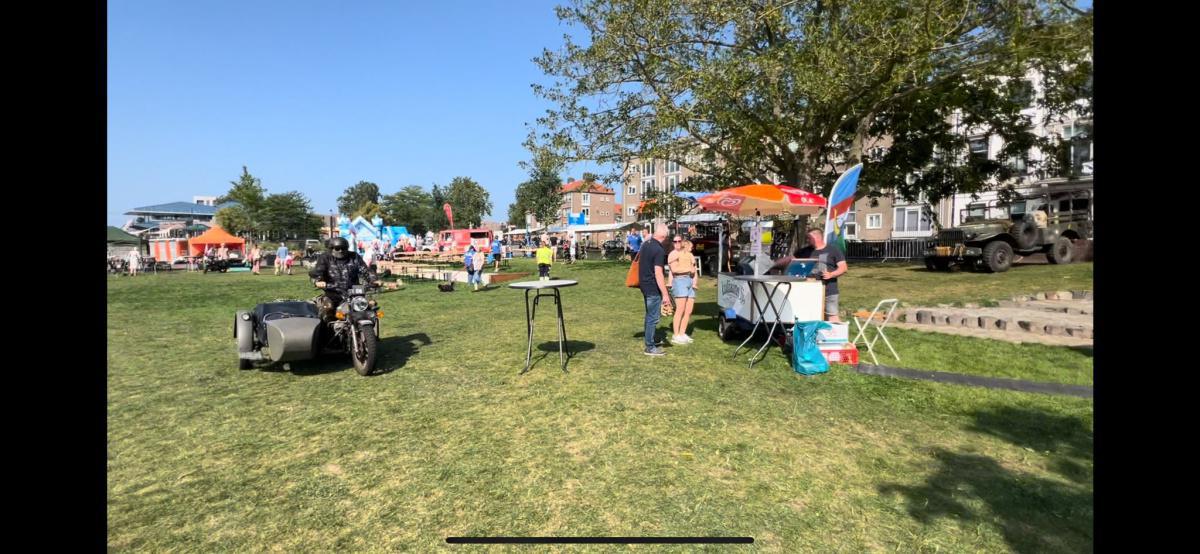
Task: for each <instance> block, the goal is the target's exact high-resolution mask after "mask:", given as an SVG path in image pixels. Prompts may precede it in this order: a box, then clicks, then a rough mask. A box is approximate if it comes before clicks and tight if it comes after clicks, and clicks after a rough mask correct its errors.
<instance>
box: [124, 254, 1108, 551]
mask: <svg viewBox="0 0 1200 554" xmlns="http://www.w3.org/2000/svg"><path fill="white" fill-rule="evenodd" d="M515 265H516V267H517V268H519V269H524V270H530V271H532V270H533V266H532V264H530V263H528V262H527V261H524V260H518V261H516V262H515ZM624 270H625V268H624V267H623V266H621V265H618V264H616V263H609V262H595V261H586V262H581V263H579V264H576V265H574V266H561V265H560V266H556V267H555V269H554V271H553V273H554V274H555V276H562V277H566V278H571V279H578V280H579V282H580V284H579V286H577V287H572V288H568V289H564V292H563V295H564V305H565V312H566V327H567V332H568V335H569V338H570V340H571V346H572V348H573V349H574V350H576V351H577V352H578V353H577V355H576V356H575V357H574V358H573V359H572V360H571V362H570V364H569V367H568V370H569V373H567V374H564V373H562V372H561V371H559V369H558V367H557V363H558V355H557V344H556V342H555V337H556V335H555V331H554V329H553V326H552V324H551V322H552V321H553V319H552V318H550V319H547V318H548V317H550V312H549V311H548V310H549V306H546V307H545V308H543V309H544V310H545V311H543V312H542V314H541V315H542V317H541V318H540V320H539V322H538V323H539V324H538V326H537V328H536V330H535V333H536V335H535V347H536V348H537V350H535V354H534V358H535V365H534V367H533V369H532V370H531V371H530V372H529V373H528V374H526V375H523V376H519V375H518V372H519V371H520V369H521V368H522V366H523V364H524V357H525V336H524V332H525V327H524V308H523V306H522V293H521V292H520V291H516V290H511V289H507V288H493V289H490V290H487V291H484V292H478V293H471V292H468V291H466V290H463V288H462V287H460V288H459V290H458V291H456V292H454V293H440V292H438V291H437V290H436V288H435V287H434V285H433V284H431V283H415V284H409V285H408V286H407V287H405V289H403V290H400V291H395V292H388V293H384V294H381V295H380V296H379V301H380V304H381V306H382V309H383V311H384V312H385V315H384V318H383V321H382V335H383V341H382V346H381V348H382V351H381V359H380V367H381V368H382V369H383V371H382V372H381V373H380V374H379V375H375V376H371V377H360V376H358V375H357V374H356V373H354V371H353V369H352V367H351V364H350V361H349V360H348V359H339V358H337V357H333V358H328V359H322V360H320V361H316V362H309V363H296V364H293V368H292V371H290V372H285V371H282V370H280V369H278V368H268V369H265V370H264V369H256V370H250V371H239V370H238V369H237V365H236V357H235V354H234V342H233V337H232V323H233V314H234V311H235V310H238V309H248V308H250V307H252V306H253V305H254V304H255V303H257V302H261V301H266V300H272V299H276V298H311V297H312V296H314V295H315V290H314V289H312V288H311V286H310V285H309V283H308V281H307V279H306V278H305V277H303V276H300V275H296V276H292V277H285V276H281V277H276V276H273V275H262V276H252V275H249V274H246V273H239V274H220V275H199V274H186V273H182V272H176V273H175V274H159V275H148V276H139V277H137V278H128V277H121V278H117V277H109V285H108V309H109V312H108V322H109V323H108V342H109V373H108V530H109V536H108V544H109V546H110V548H112V549H114V550H142V551H160V550H231V551H245V550H272V551H287V552H294V551H322V552H324V551H335V550H338V551H340V550H355V551H358V550H366V551H395V550H404V551H422V552H423V551H431V550H435V549H443V548H448V547H449V545H446V544H445V543H444V539H445V537H447V536H454V535H622V536H628V535H637V536H673V535H687V536H697V535H700V536H705V535H708V536H716V535H731V536H752V537H754V538H755V544H754V545H753V546H741V547H734V548H737V549H742V550H750V549H756V550H757V549H761V550H765V551H770V552H794V551H799V550H804V551H822V552H823V551H863V550H869V551H884V550H887V551H896V550H900V551H997V550H1001V551H1002V550H1013V551H1047V550H1049V551H1072V552H1075V551H1089V550H1091V549H1092V547H1093V545H1092V520H1093V517H1092V468H1093V461H1092V421H1093V405H1092V401H1091V400H1088V399H1080V398H1071V397H1059V396H1046V395H1036V394H1028V393H1018V392H1011V391H1000V390H987V389H979V388H969V387H961V386H954V385H943V384H937V383H929V382H920V381H908V380H900V379H890V378H883V377H874V376H865V375H860V374H857V373H854V372H852V371H849V370H847V369H845V368H844V367H839V366H834V368H833V369H832V370H831V371H830V372H829V373H827V374H824V375H819V376H813V377H805V376H801V375H798V374H796V373H795V372H793V371H792V370H791V368H790V367H789V365H788V363H787V360H786V359H785V358H784V356H783V355H782V354H781V353H780V351H779V349H778V348H772V349H771V350H769V351H768V356H767V357H766V359H765V360H764V361H763V362H760V363H759V364H756V365H755V367H754V369H752V370H751V369H747V367H746V361H745V358H746V356H745V355H741V356H739V357H738V358H736V359H734V358H732V357H731V356H730V354H731V353H732V352H733V349H734V347H735V346H736V345H735V344H726V343H722V342H720V341H719V340H718V339H717V337H716V333H715V330H714V329H715V323H714V321H713V320H712V316H713V315H714V314H715V313H716V304H715V302H716V294H715V290H714V288H715V287H714V281H713V280H712V279H704V280H703V282H702V284H701V287H700V290H699V293H700V294H699V298H698V308H699V309H698V312H699V313H698V314H697V315H696V316H695V318H694V320H695V322H696V323H695V326H694V329H693V331H692V332H693V335H694V338H695V343H694V344H692V345H688V346H672V345H670V344H667V345H665V346H666V347H667V349H668V354H667V356H665V357H663V358H650V357H646V356H643V355H642V354H641V338H640V333H641V320H642V300H641V296H640V294H639V293H638V292H637V291H636V290H634V289H627V288H625V287H623V279H624ZM841 283H842V291H843V292H842V306H843V307H844V308H848V309H856V308H858V307H869V306H871V305H873V304H874V302H875V301H876V300H878V299H879V298H883V297H888V296H897V297H899V298H901V299H902V300H903V301H905V302H906V303H909V304H930V303H939V302H978V301H984V300H988V299H999V298H1004V297H1007V296H1009V295H1011V294H1017V293H1026V292H1035V291H1039V290H1056V289H1066V290H1071V289H1076V290H1078V289H1090V288H1091V285H1090V283H1091V264H1078V265H1070V266H1027V267H1019V268H1015V269H1013V270H1012V271H1010V272H1008V273H1005V274H1000V275H990V274H975V273H951V274H940V273H931V272H927V271H924V270H923V269H921V270H917V269H916V268H912V267H898V266H891V265H889V266H857V265H856V266H853V267H852V268H851V273H849V274H847V275H846V276H845V277H843V278H842V279H841ZM667 327H668V324H667V323H666V322H665V321H664V322H663V323H662V324H661V325H660V333H662V329H666V328H667ZM889 336H891V337H892V338H893V339H894V340H893V342H894V344H895V345H896V348H897V350H898V351H899V353H900V355H901V356H902V357H903V361H902V362H895V361H894V360H891V359H890V357H889V356H880V362H881V363H885V364H889V365H899V366H903V367H913V368H920V369H931V370H941V371H957V372H962V373H978V374H984V375H995V376H1004V377H1012V378H1024V379H1032V380H1039V381H1053V382H1061V383H1071V384H1091V382H1092V360H1091V357H1090V353H1089V352H1084V351H1080V350H1074V349H1070V348H1060V347H1048V346H1037V345H1014V344H1009V343H1001V342H997V341H990V340H981V339H971V338H965V337H954V336H945V335H937V334H933V333H929V334H926V333H919V332H915V331H902V330H891V331H890V332H889ZM543 358H544V359H543ZM454 548H456V549H460V550H467V551H484V549H482V548H479V547H461V546H459V547H454ZM610 549H612V547H596V548H579V547H571V548H569V550H570V551H580V550H584V551H601V550H610ZM697 549H698V548H697V547H695V546H686V547H685V546H680V547H668V548H665V550H669V551H677V552H683V551H693V550H697ZM729 549H730V547H728V546H725V547H720V548H719V550H722V551H724V550H729ZM486 550H487V551H492V550H496V549H495V548H487V549H486ZM510 550H513V551H525V550H527V549H525V548H511V549H510ZM539 550H540V549H539ZM560 550H561V551H566V550H568V548H562V549H560ZM709 550H713V551H716V550H718V548H710V549H709Z"/></svg>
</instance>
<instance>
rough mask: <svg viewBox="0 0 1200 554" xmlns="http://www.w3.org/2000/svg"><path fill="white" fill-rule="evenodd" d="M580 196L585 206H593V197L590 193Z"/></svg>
mask: <svg viewBox="0 0 1200 554" xmlns="http://www.w3.org/2000/svg"><path fill="white" fill-rule="evenodd" d="M580 196H581V197H582V198H583V205H584V206H591V205H592V195H590V194H588V193H586V192H585V193H582V194H580Z"/></svg>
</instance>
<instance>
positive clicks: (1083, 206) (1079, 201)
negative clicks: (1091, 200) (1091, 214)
mask: <svg viewBox="0 0 1200 554" xmlns="http://www.w3.org/2000/svg"><path fill="white" fill-rule="evenodd" d="M1087 209H1088V199H1087V198H1076V199H1074V200H1072V199H1070V198H1067V199H1063V200H1059V201H1058V211H1060V212H1070V211H1077V212H1085V211H1087Z"/></svg>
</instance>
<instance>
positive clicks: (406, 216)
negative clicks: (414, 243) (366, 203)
mask: <svg viewBox="0 0 1200 554" xmlns="http://www.w3.org/2000/svg"><path fill="white" fill-rule="evenodd" d="M381 207H382V208H383V219H384V221H385V222H386V223H388V224H389V225H404V226H406V227H408V232H410V233H413V234H417V235H424V234H425V231H427V230H428V229H429V226H428V222H429V217H430V214H431V213H432V212H433V209H434V206H433V196H432V195H430V194H429V193H428V192H426V191H425V189H423V188H421V187H420V186H417V185H409V186H407V187H404V188H402V189H400V191H399V192H397V193H395V194H389V195H387V196H384V197H383V204H382V205H381Z"/></svg>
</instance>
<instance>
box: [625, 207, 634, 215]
mask: <svg viewBox="0 0 1200 554" xmlns="http://www.w3.org/2000/svg"><path fill="white" fill-rule="evenodd" d="M626 213H628V214H629V215H637V208H629V211H628V212H626Z"/></svg>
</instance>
